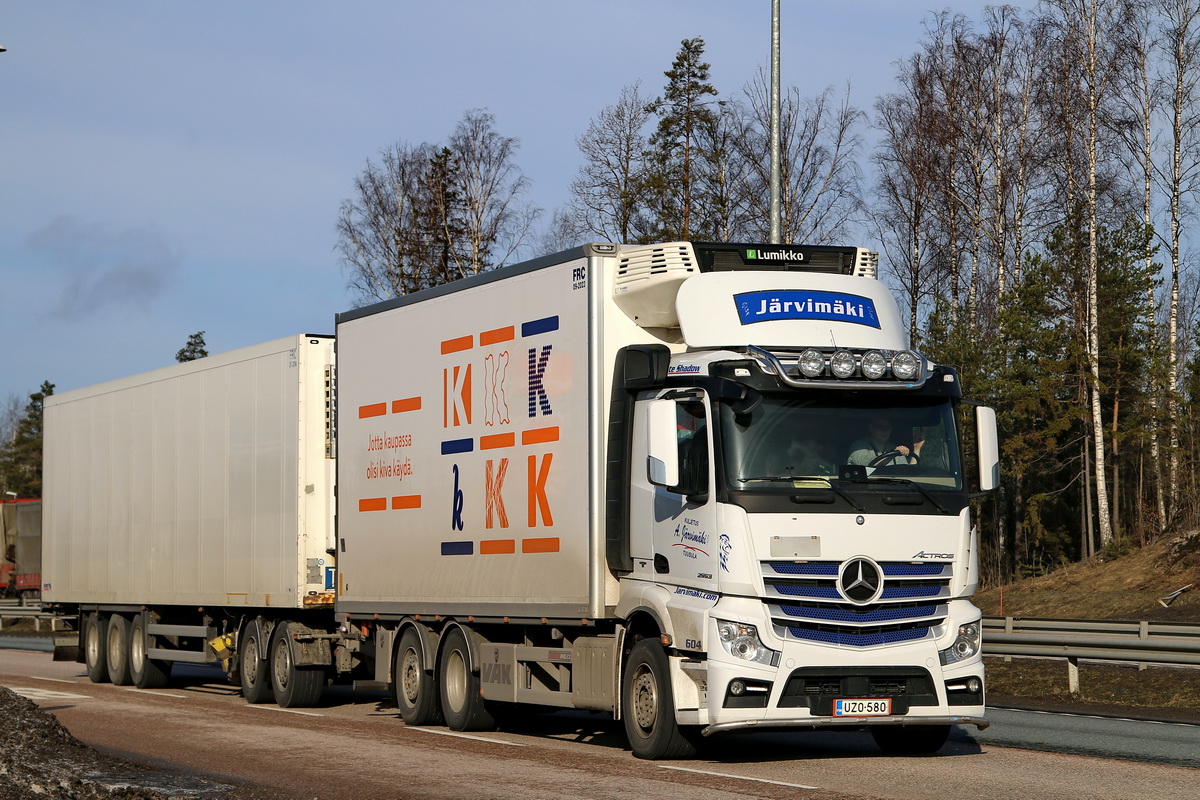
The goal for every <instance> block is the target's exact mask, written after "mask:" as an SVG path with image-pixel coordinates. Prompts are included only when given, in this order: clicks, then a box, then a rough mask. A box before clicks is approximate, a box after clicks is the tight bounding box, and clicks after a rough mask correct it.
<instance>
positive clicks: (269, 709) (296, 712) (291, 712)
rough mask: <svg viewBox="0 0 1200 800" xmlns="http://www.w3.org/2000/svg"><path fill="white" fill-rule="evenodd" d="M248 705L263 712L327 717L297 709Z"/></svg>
mask: <svg viewBox="0 0 1200 800" xmlns="http://www.w3.org/2000/svg"><path fill="white" fill-rule="evenodd" d="M247 705H249V706H250V708H257V709H260V710H262V711H282V712H283V713H284V714H299V715H300V716H302V717H323V716H325V715H324V714H316V713H313V712H312V711H296V710H295V709H291V708H279V707H277V706H260V705H253V704H249V703H247Z"/></svg>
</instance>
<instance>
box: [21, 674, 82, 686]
mask: <svg viewBox="0 0 1200 800" xmlns="http://www.w3.org/2000/svg"><path fill="white" fill-rule="evenodd" d="M29 679H30V680H34V681H54V682H55V683H69V684H71V685H75V684H77V683H79V681H68V680H66V679H64V678H43V677H41V676H40V675H30V676H29Z"/></svg>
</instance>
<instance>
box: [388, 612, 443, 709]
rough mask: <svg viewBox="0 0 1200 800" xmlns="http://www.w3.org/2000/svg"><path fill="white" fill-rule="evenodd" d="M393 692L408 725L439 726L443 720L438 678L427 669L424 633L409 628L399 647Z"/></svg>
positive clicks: (397, 649) (403, 635)
mask: <svg viewBox="0 0 1200 800" xmlns="http://www.w3.org/2000/svg"><path fill="white" fill-rule="evenodd" d="M394 667H395V669H394V676H395V680H394V682H393V684H392V692H393V694H394V695H395V697H396V706H397V707H398V708H399V709H400V716H401V718H403V719H404V724H405V725H437V724H439V723H441V722H442V709H441V706H440V705H439V702H438V689H437V681H435V680H434V678H433V674H432V673H427V672H426V671H425V660H424V659H423V658H422V650H421V635H420V634H419V633H417V631H416V629H415V628H406V629H405V630H404V633H403V634H402V635H401V636H400V645H399V646H398V647H397V648H396V663H395V665H394Z"/></svg>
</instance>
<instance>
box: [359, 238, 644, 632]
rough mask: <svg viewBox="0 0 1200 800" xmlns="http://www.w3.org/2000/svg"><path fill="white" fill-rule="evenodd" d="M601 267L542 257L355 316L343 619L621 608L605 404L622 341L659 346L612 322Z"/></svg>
mask: <svg viewBox="0 0 1200 800" xmlns="http://www.w3.org/2000/svg"><path fill="white" fill-rule="evenodd" d="M588 266H589V262H588V259H587V257H586V256H584V255H583V254H580V255H579V256H577V257H574V258H568V259H551V260H549V261H544V262H533V263H531V264H528V265H525V266H524V267H523V268H522V269H520V270H506V271H505V276H504V278H503V280H492V281H477V282H475V284H474V285H466V284H462V285H460V284H450V285H449V286H446V287H444V289H445V291H440V292H434V293H422V294H420V295H415V296H413V297H406V298H400V299H398V300H396V301H395V302H393V303H386V304H382V305H378V306H372V307H370V308H368V309H363V310H362V311H360V312H350V313H347V314H343V315H341V317H340V320H339V324H338V337H339V338H338V347H339V352H340V353H343V354H345V355H344V356H343V357H342V360H341V362H340V364H341V365H340V367H339V369H340V385H339V393H338V401H339V409H340V419H339V443H338V444H339V452H338V472H339V474H338V485H339V493H340V494H339V502H340V506H339V534H338V536H339V549H338V554H337V555H338V562H339V573H338V575H339V586H338V593H339V599H338V608H339V610H343V611H348V612H364V611H365V612H368V613H371V614H375V613H380V612H383V613H391V614H420V613H425V614H434V613H436V614H442V615H447V614H459V613H463V614H473V615H477V616H483V615H487V616H491V617H504V616H509V617H526V618H535V619H537V618H542V617H548V618H551V617H553V618H571V619H580V618H585V617H600V616H603V615H605V613H606V608H609V607H611V606H613V605H615V604H616V587H617V584H616V580H615V579H614V577H613V575H612V574H611V573H610V571H609V570H608V569H607V567H606V564H605V557H604V541H605V539H604V524H603V523H604V514H603V509H604V507H605V503H604V486H603V478H604V475H605V460H604V455H605V449H604V440H605V418H606V416H607V399H608V392H609V386H610V382H611V379H612V373H613V365H614V362H615V359H616V355H617V352H618V350H619V348H620V347H622V346H624V345H626V344H629V343H630V342H631V340H632V341H651V337H649V336H647V335H646V334H645V333H644V332H643V331H641V330H640V329H639V328H637V326H636V325H634V324H633V322H632V321H631V320H630V319H629V318H628V317H626V316H625V315H623V314H618V315H616V316H615V317H614V316H612V315H611V312H609V313H608V314H605V313H604V312H603V310H602V308H601V307H602V306H603V304H604V298H602V297H601V295H600V294H599V293H591V292H589V291H588V287H589V285H590V284H589V282H588V281H587V280H586V275H587V269H588ZM609 302H611V301H609ZM606 334H607V335H606ZM384 553H387V554H389V556H388V557H381V554H384Z"/></svg>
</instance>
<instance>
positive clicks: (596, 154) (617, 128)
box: [556, 83, 652, 242]
mask: <svg viewBox="0 0 1200 800" xmlns="http://www.w3.org/2000/svg"><path fill="white" fill-rule="evenodd" d="M649 104H650V101H649V99H648V98H646V97H644V96H643V95H642V94H641V84H640V83H634V84H633V85H631V86H626V87H625V88H624V89H622V90H621V97H620V99H619V100H617V102H616V103H614V104H612V105H610V106H606V107H605V108H604V109H603V110H602V111H601V112H600V113H599V115H597V117H596V118H595V119H594V120H592V122H591V123H590V124H589V125H588V129H587V132H585V133H584V134H583V135H582V136H580V137H579V138H578V139H576V140H575V143H576V144H577V145H578V147H579V151H580V152H581V153H583V158H584V162H583V166H581V167H580V168H579V173H578V175H576V177H575V180H573V181H572V182H571V190H570V191H571V199H570V200H569V202H568V205H567V209H566V211H565V215H566V217H565V219H563V220H562V221H561V224H560V225H558V226H556V227H563V226H566V228H565V229H569V230H573V231H575V232H576V234H577V235H579V236H581V237H584V238H591V237H596V238H599V239H602V240H606V241H614V242H632V241H634V240H635V239H637V238H639V237H641V236H643V235H644V234H646V233H648V231H646V230H644V229H643V228H642V225H644V224H645V217H646V208H645V188H646V183H647V181H648V178H649V166H648V163H647V152H646V150H647V146H648V144H647V140H646V132H645V131H646V127H647V126H648V125H649V122H650V119H651V118H652V115H651V113H650V111H649ZM639 223H640V224H639Z"/></svg>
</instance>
